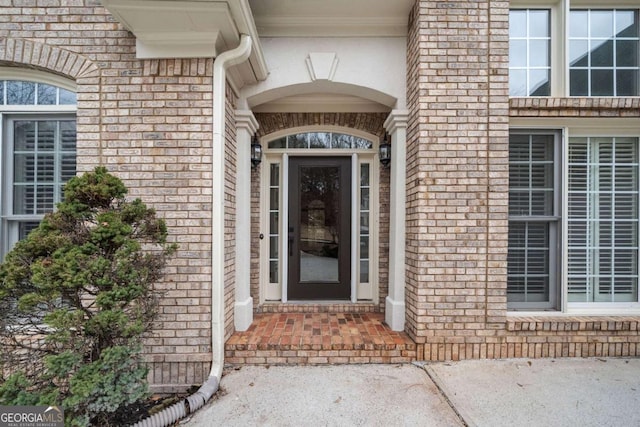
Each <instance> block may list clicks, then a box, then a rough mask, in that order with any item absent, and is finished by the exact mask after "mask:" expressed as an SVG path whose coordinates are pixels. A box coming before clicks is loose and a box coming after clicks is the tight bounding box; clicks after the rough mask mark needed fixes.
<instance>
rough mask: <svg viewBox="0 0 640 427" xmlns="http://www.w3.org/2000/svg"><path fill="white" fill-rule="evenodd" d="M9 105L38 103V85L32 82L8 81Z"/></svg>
mask: <svg viewBox="0 0 640 427" xmlns="http://www.w3.org/2000/svg"><path fill="white" fill-rule="evenodd" d="M6 83H7V104H9V105H33V104H35V102H36V84H35V83H32V82H20V81H8V82H6Z"/></svg>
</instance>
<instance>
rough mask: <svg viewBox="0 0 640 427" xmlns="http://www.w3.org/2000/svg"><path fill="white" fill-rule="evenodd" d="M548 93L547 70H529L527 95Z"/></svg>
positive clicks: (549, 88) (546, 94) (549, 89)
mask: <svg viewBox="0 0 640 427" xmlns="http://www.w3.org/2000/svg"><path fill="white" fill-rule="evenodd" d="M550 94H551V87H550V86H549V70H531V73H530V77H529V95H531V96H549V95H550Z"/></svg>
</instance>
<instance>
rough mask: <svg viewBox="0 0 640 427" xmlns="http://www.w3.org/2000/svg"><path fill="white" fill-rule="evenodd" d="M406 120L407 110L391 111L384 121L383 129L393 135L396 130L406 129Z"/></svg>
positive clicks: (407, 118) (407, 116)
mask: <svg viewBox="0 0 640 427" xmlns="http://www.w3.org/2000/svg"><path fill="white" fill-rule="evenodd" d="M408 120H409V111H408V110H391V112H390V113H389V116H388V117H387V119H386V120H385V121H384V128H385V129H386V130H387V132H389V133H393V132H395V131H396V130H398V129H406V128H407V121H408Z"/></svg>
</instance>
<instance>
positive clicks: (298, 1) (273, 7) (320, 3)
mask: <svg viewBox="0 0 640 427" xmlns="http://www.w3.org/2000/svg"><path fill="white" fill-rule="evenodd" d="M249 3H250V4H251V10H252V11H253V15H254V18H255V23H256V27H257V28H258V31H259V32H260V35H261V36H262V37H406V35H407V28H408V21H409V12H410V11H411V8H412V7H413V6H414V4H415V0H249Z"/></svg>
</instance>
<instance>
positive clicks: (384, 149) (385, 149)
mask: <svg viewBox="0 0 640 427" xmlns="http://www.w3.org/2000/svg"><path fill="white" fill-rule="evenodd" d="M380 163H381V164H382V166H383V167H385V168H386V167H388V166H389V164H390V163H391V144H389V140H388V139H387V134H386V133H385V134H384V140H383V141H382V144H380Z"/></svg>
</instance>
